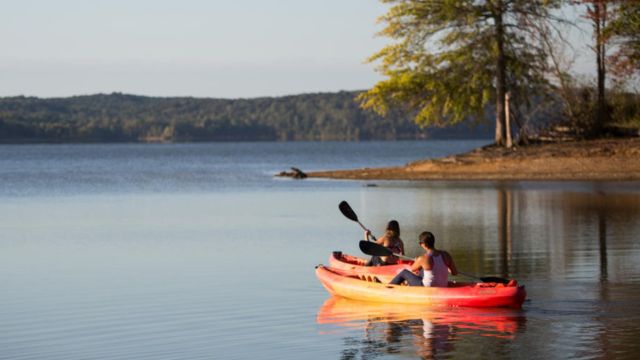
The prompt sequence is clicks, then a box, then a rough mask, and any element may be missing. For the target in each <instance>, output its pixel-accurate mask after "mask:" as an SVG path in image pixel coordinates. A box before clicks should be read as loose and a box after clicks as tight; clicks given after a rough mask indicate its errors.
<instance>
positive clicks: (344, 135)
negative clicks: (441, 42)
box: [0, 92, 486, 142]
mask: <svg viewBox="0 0 640 360" xmlns="http://www.w3.org/2000/svg"><path fill="white" fill-rule="evenodd" d="M357 94H358V93H357V92H339V93H326V94H306V95H298V96H286V97H279V98H258V99H237V100H224V99H198V98H153V97H144V96H133V95H123V94H118V93H115V94H111V95H92V96H78V97H71V98H58V99H38V98H30V97H12V98H2V99H0V141H1V142H23V141H54V142H60V141H62V142H64V141H75V142H121V141H127V142H136V141H242V140H253V141H259V140H269V141H276V140H280V141H287V140H369V139H389V140H393V139H416V138H423V137H425V136H426V132H425V131H424V130H421V129H419V128H418V126H416V125H415V124H414V123H413V121H412V120H411V119H410V118H408V117H400V116H393V117H390V118H381V117H379V116H378V115H376V114H373V113H370V112H365V111H363V110H362V109H360V108H359V106H358V104H357V102H355V101H354V97H355V96H356V95H357ZM467 133H469V131H467ZM444 135H445V136H446V135H447V134H444ZM485 136H486V135H485Z"/></svg>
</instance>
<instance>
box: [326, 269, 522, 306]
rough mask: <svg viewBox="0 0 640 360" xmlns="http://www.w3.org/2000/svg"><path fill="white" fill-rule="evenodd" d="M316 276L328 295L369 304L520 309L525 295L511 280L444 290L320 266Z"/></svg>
mask: <svg viewBox="0 0 640 360" xmlns="http://www.w3.org/2000/svg"><path fill="white" fill-rule="evenodd" d="M316 276H317V277H318V279H319V280H320V282H321V283H322V285H323V286H324V287H325V288H326V289H327V291H329V293H331V294H332V295H336V296H341V297H345V298H348V299H354V300H364V301H373V302H385V303H397V304H420V305H428V306H469V307H511V308H520V307H521V306H522V303H523V302H524V299H525V297H526V294H527V293H526V291H525V289H524V286H521V285H518V284H517V282H516V281H515V280H514V281H511V282H510V283H509V284H508V285H504V284H498V283H450V286H449V287H446V288H438V287H422V286H404V285H390V284H386V283H380V282H374V281H366V280H362V279H360V278H358V277H354V276H349V275H345V274H344V273H342V272H341V271H340V270H332V269H330V268H327V267H325V266H322V265H319V266H317V267H316Z"/></svg>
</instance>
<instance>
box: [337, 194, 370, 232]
mask: <svg viewBox="0 0 640 360" xmlns="http://www.w3.org/2000/svg"><path fill="white" fill-rule="evenodd" d="M338 209H340V212H341V213H342V215H344V216H345V217H346V218H347V219H349V220H351V221H355V222H357V223H358V225H360V227H361V228H362V230H364V231H369V236H370V237H371V238H372V239H373V241H376V237H375V236H373V234H371V230H369V229H367V227H366V226H364V225H363V224H362V223H361V222H360V221H359V220H358V215H357V214H356V212H355V211H353V209H352V208H351V206H350V205H349V203H348V202H346V201H341V202H340V204H339V205H338ZM367 241H369V238H368V237H367Z"/></svg>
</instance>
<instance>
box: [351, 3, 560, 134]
mask: <svg viewBox="0 0 640 360" xmlns="http://www.w3.org/2000/svg"><path fill="white" fill-rule="evenodd" d="M382 2H383V3H387V4H392V7H391V8H390V9H389V11H388V13H387V14H386V15H384V16H383V17H381V18H380V20H379V21H380V22H383V23H385V25H386V27H385V28H384V29H383V30H382V31H381V32H380V35H382V36H386V37H389V38H391V39H393V40H394V41H395V42H394V43H393V44H391V45H388V46H386V47H384V48H383V49H382V50H380V51H379V52H378V53H376V54H374V55H373V56H372V57H371V58H370V59H369V61H371V62H377V61H379V62H380V65H379V67H378V71H379V72H380V73H382V74H383V75H384V76H385V77H386V79H385V80H383V81H380V82H379V83H377V84H376V85H375V86H374V87H373V88H372V89H371V90H369V91H368V92H366V93H364V94H362V95H361V96H360V97H359V100H360V101H361V105H362V106H363V107H364V108H367V109H373V110H375V111H376V112H377V113H379V114H381V115H386V114H388V113H389V111H390V110H391V109H394V108H398V109H402V110H403V111H409V112H411V113H412V115H413V116H414V117H415V121H416V122H417V123H418V124H420V125H421V126H431V125H437V126H443V125H449V124H456V123H459V122H461V121H463V120H465V119H467V118H469V117H472V118H475V119H477V120H484V119H485V116H486V109H487V105H488V104H489V103H490V102H492V101H496V92H497V90H498V89H497V84H498V83H500V81H503V84H504V90H505V91H510V92H511V93H512V99H513V102H514V103H515V104H517V106H526V105H528V104H529V101H530V99H531V98H532V97H533V96H534V95H536V94H541V93H544V90H545V88H546V86H547V85H548V84H547V81H546V80H545V77H544V72H545V70H546V66H547V65H546V52H545V50H544V47H543V46H540V45H539V43H540V40H539V37H538V31H540V29H542V28H543V24H545V22H548V21H550V20H552V19H553V17H552V16H551V15H550V14H549V9H552V8H556V7H558V6H559V4H560V1H551V0H511V1H506V0H505V1H500V0H493V1H491V0H485V1H477V0H458V1H419V0H382ZM498 25H499V26H498ZM500 73H502V74H504V75H505V76H504V79H503V80H500V79H501V78H502V77H501V76H498V74H500ZM500 101H502V100H500Z"/></svg>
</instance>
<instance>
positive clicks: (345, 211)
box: [338, 201, 358, 221]
mask: <svg viewBox="0 0 640 360" xmlns="http://www.w3.org/2000/svg"><path fill="white" fill-rule="evenodd" d="M338 209H340V212H341V213H342V215H344V216H346V217H347V218H348V219H349V220H353V221H358V215H356V213H355V212H354V211H353V209H352V208H351V206H349V203H348V202H346V201H341V202H340V204H338Z"/></svg>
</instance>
